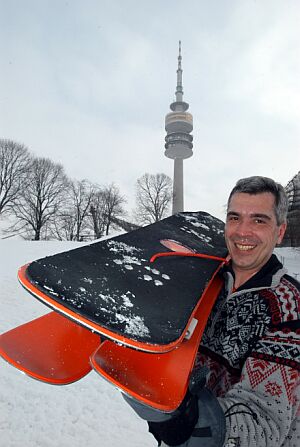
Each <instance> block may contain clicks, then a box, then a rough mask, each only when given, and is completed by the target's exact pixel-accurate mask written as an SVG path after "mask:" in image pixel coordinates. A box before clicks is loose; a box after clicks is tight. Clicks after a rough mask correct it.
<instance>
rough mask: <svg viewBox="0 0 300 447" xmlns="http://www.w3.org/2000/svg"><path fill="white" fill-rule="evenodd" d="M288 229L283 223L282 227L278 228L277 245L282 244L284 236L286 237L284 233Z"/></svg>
mask: <svg viewBox="0 0 300 447" xmlns="http://www.w3.org/2000/svg"><path fill="white" fill-rule="evenodd" d="M286 227H287V224H286V223H282V224H281V225H279V227H278V238H277V245H279V244H281V242H282V239H283V236H284V233H285V231H286Z"/></svg>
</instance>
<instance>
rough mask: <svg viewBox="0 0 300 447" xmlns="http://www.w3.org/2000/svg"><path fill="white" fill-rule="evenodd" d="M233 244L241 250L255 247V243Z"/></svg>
mask: <svg viewBox="0 0 300 447" xmlns="http://www.w3.org/2000/svg"><path fill="white" fill-rule="evenodd" d="M235 245H236V246H237V248H238V249H239V250H242V251H248V250H252V249H253V248H254V247H255V245H240V244H235Z"/></svg>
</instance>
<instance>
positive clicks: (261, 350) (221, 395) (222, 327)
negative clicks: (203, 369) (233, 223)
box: [196, 255, 300, 447]
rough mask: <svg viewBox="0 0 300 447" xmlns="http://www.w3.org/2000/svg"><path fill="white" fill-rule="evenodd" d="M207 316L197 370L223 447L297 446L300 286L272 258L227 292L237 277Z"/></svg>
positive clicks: (229, 279) (227, 275)
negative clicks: (218, 411)
mask: <svg viewBox="0 0 300 447" xmlns="http://www.w3.org/2000/svg"><path fill="white" fill-rule="evenodd" d="M224 276H225V286H224V288H223V290H222V292H221V294H220V296H219V298H218V300H217V302H216V304H215V306H214V309H213V311H212V313H211V315H210V318H209V321H208V324H207V326H206V329H205V333H204V336H203V339H202V342H201V347H200V349H199V352H198V357H197V362H196V367H197V366H202V365H206V366H208V368H209V371H210V372H209V374H208V380H207V386H208V388H209V389H210V390H211V391H212V392H213V393H214V395H215V396H217V397H218V400H219V403H220V405H221V407H222V409H223V410H224V413H225V416H226V442H225V445H226V446H241V447H250V446H251V447H254V446H256V447H281V446H284V447H299V446H300V392H299V389H300V375H299V370H300V284H299V283H298V282H297V281H296V280H295V279H293V278H291V277H290V276H288V275H286V271H285V270H284V269H283V268H282V264H280V262H279V261H278V259H277V258H276V256H275V255H272V257H271V258H270V260H269V261H268V263H267V264H266V265H265V266H264V267H263V269H262V270H261V271H260V272H258V273H257V274H256V275H255V276H254V277H252V278H251V279H250V280H249V281H248V282H247V283H245V284H243V286H242V287H240V288H239V289H237V290H236V291H234V292H232V290H233V284H234V275H233V272H232V271H231V269H230V268H227V269H226V271H224Z"/></svg>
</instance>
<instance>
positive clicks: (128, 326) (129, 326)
mask: <svg viewBox="0 0 300 447" xmlns="http://www.w3.org/2000/svg"><path fill="white" fill-rule="evenodd" d="M116 319H117V320H119V321H120V322H121V323H125V330H124V332H125V333H126V334H129V335H131V336H143V337H150V332H149V329H148V328H147V326H146V325H145V323H144V319H143V318H141V317H139V316H138V315H132V316H125V315H123V314H119V313H118V314H116Z"/></svg>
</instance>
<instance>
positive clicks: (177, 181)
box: [172, 158, 184, 214]
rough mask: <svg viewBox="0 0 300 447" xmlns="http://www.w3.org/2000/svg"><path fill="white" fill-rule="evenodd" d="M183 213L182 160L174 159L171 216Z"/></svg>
mask: <svg viewBox="0 0 300 447" xmlns="http://www.w3.org/2000/svg"><path fill="white" fill-rule="evenodd" d="M182 211H184V198H183V159H182V158H175V160H174V177H173V205H172V214H176V213H181V212H182Z"/></svg>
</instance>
